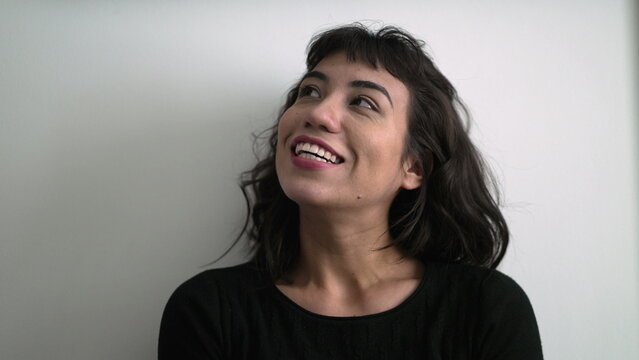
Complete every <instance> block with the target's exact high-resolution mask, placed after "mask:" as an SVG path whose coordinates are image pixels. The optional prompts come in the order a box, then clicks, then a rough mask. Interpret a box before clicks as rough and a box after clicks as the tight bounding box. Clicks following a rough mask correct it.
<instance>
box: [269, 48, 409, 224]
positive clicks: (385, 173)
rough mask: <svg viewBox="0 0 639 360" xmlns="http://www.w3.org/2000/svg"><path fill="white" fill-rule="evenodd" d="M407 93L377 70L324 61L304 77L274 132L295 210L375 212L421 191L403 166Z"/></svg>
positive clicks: (338, 59) (336, 57) (339, 59)
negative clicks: (401, 196)
mask: <svg viewBox="0 0 639 360" xmlns="http://www.w3.org/2000/svg"><path fill="white" fill-rule="evenodd" d="M408 103H409V92H408V89H407V88H406V86H405V85H404V84H403V83H402V82H401V81H400V80H398V79H397V78H395V77H393V76H392V75H391V74H390V73H388V72H387V71H386V70H385V69H383V68H382V67H380V68H373V67H371V66H370V65H368V64H367V63H363V62H349V61H348V60H347V58H346V56H345V54H344V53H341V52H340V53H336V54H333V55H330V56H327V57H326V58H324V59H323V60H322V61H321V62H320V63H319V64H317V66H316V67H315V68H314V69H313V70H312V71H310V72H309V73H308V74H306V75H305V77H304V79H303V80H302V82H301V84H300V87H299V95H298V98H297V100H296V102H295V103H294V104H293V105H292V106H291V107H290V108H288V109H287V110H286V111H285V112H284V114H283V115H282V117H281V119H280V122H279V125H278V144H277V149H276V169H277V175H278V178H279V181H280V185H281V186H282V189H283V190H284V192H285V193H286V195H287V196H288V197H289V198H290V199H292V200H293V201H295V202H296V203H297V204H298V205H299V206H300V208H303V207H304V206H313V207H321V208H326V209H330V208H340V209H345V208H353V209H355V208H362V207H368V208H370V209H378V210H380V211H381V213H384V214H387V213H388V209H389V207H390V204H391V202H392V200H393V198H394V197H395V195H396V194H397V192H398V191H399V189H400V188H406V189H414V188H416V187H418V186H419V185H420V184H421V176H420V172H419V171H417V170H416V169H417V168H419V166H412V165H413V163H412V159H411V158H408V159H406V158H404V156H403V154H404V148H405V144H404V142H405V138H406V131H407V123H408V121H407V118H408Z"/></svg>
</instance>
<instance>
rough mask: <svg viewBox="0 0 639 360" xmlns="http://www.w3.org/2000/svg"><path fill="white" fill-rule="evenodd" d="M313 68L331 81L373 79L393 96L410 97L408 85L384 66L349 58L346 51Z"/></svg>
mask: <svg viewBox="0 0 639 360" xmlns="http://www.w3.org/2000/svg"><path fill="white" fill-rule="evenodd" d="M312 70H314V71H320V72H322V73H324V74H325V75H327V76H328V78H329V81H331V82H332V81H335V82H351V81H353V80H365V81H373V82H375V83H377V84H379V85H381V86H383V87H384V88H386V90H388V92H389V93H390V94H392V95H393V96H392V97H393V98H395V97H397V98H406V100H407V99H408V93H409V92H408V88H407V87H406V85H405V84H404V83H403V82H402V81H401V80H399V79H397V78H396V77H394V76H393V75H391V73H389V72H388V71H387V70H386V69H385V68H384V67H383V66H381V65H378V66H377V67H373V66H371V65H370V64H369V63H368V62H364V61H359V60H354V61H352V60H349V59H348V58H347V57H346V53H345V52H337V53H334V54H331V55H328V56H326V57H325V58H323V59H322V60H321V61H320V62H319V63H318V64H317V65H316V66H315V67H314V68H313V69H312ZM398 100H399V99H398Z"/></svg>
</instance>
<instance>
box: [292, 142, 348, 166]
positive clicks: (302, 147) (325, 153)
mask: <svg viewBox="0 0 639 360" xmlns="http://www.w3.org/2000/svg"><path fill="white" fill-rule="evenodd" d="M291 152H292V153H293V155H294V157H295V158H298V159H306V160H311V161H317V162H319V163H326V164H331V165H337V164H341V163H343V162H344V159H343V158H342V157H340V156H339V155H338V154H336V151H334V150H333V149H332V148H331V147H330V146H329V145H328V144H326V143H324V142H323V141H322V140H320V139H315V138H312V137H309V136H305V135H302V136H298V137H296V138H295V140H294V141H293V146H292V147H291Z"/></svg>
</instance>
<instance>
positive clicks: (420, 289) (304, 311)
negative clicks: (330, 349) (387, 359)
mask: <svg viewBox="0 0 639 360" xmlns="http://www.w3.org/2000/svg"><path fill="white" fill-rule="evenodd" d="M428 270H429V266H428V264H426V263H425V264H424V273H423V275H422V278H421V279H420V280H419V284H418V285H417V288H415V290H413V292H412V293H411V294H410V295H409V296H408V297H407V298H406V299H404V300H403V301H402V302H401V303H399V304H398V305H397V306H394V307H392V308H390V309H388V310H384V311H381V312H378V313H374V314H367V315H361V316H330V315H322V314H318V313H315V312H312V311H310V310H308V309H306V308H304V307H302V306H301V305H299V304H298V303H296V302H295V301H293V300H292V299H291V298H289V297H288V296H286V295H285V294H284V293H283V292H282V291H281V290H280V289H279V288H278V287H277V286H276V285H275V283H273V282H271V284H270V286H271V289H272V291H273V292H274V294H275V297H276V298H277V299H278V300H279V301H280V302H282V303H284V304H285V305H286V306H288V307H289V308H292V309H293V310H294V311H296V312H299V313H302V314H304V315H306V316H309V317H312V318H315V319H320V320H328V321H365V320H371V319H375V318H381V317H386V316H392V315H393V314H395V313H398V312H400V311H401V310H402V309H404V308H406V307H408V306H410V304H411V303H413V302H414V301H415V298H417V297H418V296H419V295H420V294H421V293H422V292H423V291H425V290H424V288H425V287H426V286H425V283H426V277H427V274H428V273H429V272H428Z"/></svg>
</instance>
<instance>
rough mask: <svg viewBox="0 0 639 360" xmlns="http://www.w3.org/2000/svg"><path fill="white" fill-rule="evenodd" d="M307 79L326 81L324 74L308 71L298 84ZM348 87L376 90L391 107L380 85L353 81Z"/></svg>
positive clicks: (389, 100)
mask: <svg viewBox="0 0 639 360" xmlns="http://www.w3.org/2000/svg"><path fill="white" fill-rule="evenodd" d="M308 78H316V79H319V80H322V81H328V80H329V79H328V76H326V74H324V73H323V72H321V71H317V70H313V71H309V72H307V73H306V74H304V76H303V77H302V80H300V83H301V82H302V81H304V80H305V79H308ZM349 85H350V86H351V87H356V88H365V89H373V90H377V91H379V92H381V93H382V94H384V96H386V98H387V99H388V102H389V103H390V104H391V107H392V106H393V100H391V97H390V94H389V93H388V91H387V90H386V89H385V88H384V87H383V86H381V85H379V84H377V83H374V82H372V81H368V80H353V81H351V82H350V83H349Z"/></svg>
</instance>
